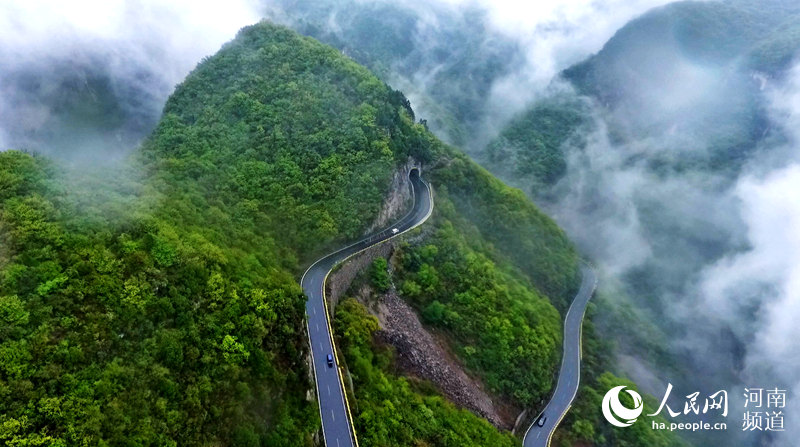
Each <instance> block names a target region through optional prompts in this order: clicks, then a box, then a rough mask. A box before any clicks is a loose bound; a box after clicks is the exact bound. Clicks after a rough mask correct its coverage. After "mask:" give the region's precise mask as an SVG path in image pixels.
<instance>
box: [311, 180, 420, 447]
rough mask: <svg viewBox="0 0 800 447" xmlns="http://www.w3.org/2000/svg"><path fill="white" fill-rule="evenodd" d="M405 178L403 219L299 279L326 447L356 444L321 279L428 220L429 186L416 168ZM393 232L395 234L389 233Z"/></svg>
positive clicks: (323, 261)
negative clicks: (408, 203) (408, 205)
mask: <svg viewBox="0 0 800 447" xmlns="http://www.w3.org/2000/svg"><path fill="white" fill-rule="evenodd" d="M408 177H409V179H410V181H411V186H412V189H413V196H414V205H413V207H412V209H411V211H410V212H409V213H408V214H406V216H405V217H403V218H402V219H400V221H398V222H397V223H395V224H394V225H392V226H390V227H388V228H386V229H384V230H382V231H380V232H378V233H375V234H373V235H370V236H368V237H366V238H364V239H362V240H360V241H358V242H356V243H354V244H352V245H349V246H347V247H345V248H342V249H340V250H338V251H336V252H334V253H331V254H329V255H327V256H325V257H323V258H322V259H319V260H318V261H317V262H315V263H313V264H311V267H309V268H308V270H306V272H305V273H304V274H303V278H302V279H301V280H300V284H301V286H302V287H303V291H304V292H305V294H306V296H307V297H308V301H306V314H307V315H308V325H307V330H308V337H309V340H310V342H311V356H312V359H313V366H314V377H315V380H316V383H317V396H318V398H319V414H320V418H321V419H322V435H323V436H324V441H325V445H326V446H327V447H353V446H356V445H357V441H356V438H355V432H354V431H353V426H352V423H351V421H350V412H349V409H348V404H347V402H346V396H345V394H344V388H343V386H342V375H341V373H340V371H339V367H338V364H337V362H336V354H335V353H334V346H333V338H332V335H333V334H332V333H331V326H330V318H329V316H328V312H327V311H326V306H325V280H326V279H327V277H328V273H330V271H331V269H333V268H334V267H335V266H336V265H337V264H339V263H340V262H342V261H344V260H346V259H347V258H349V257H350V256H353V255H354V254H356V253H358V252H360V251H363V250H365V249H367V248H369V247H371V246H373V245H376V244H379V243H381V242H383V241H386V240H387V239H390V238H392V237H395V236H398V235H400V234H402V233H404V232H406V231H408V230H411V229H412V228H414V227H416V226H418V225H420V224H422V223H423V222H425V221H426V220H427V219H428V217H430V215H431V212H432V211H433V193H432V191H431V189H430V187H429V186H428V185H427V184H426V183H425V182H424V181H423V180H422V178H420V173H419V170H418V169H416V168H414V169H411V170H410V171H409V173H408ZM394 229H396V230H397V231H393V230H394ZM328 354H331V355H333V362H334V365H333V367H330V366H328V361H327V356H328Z"/></svg>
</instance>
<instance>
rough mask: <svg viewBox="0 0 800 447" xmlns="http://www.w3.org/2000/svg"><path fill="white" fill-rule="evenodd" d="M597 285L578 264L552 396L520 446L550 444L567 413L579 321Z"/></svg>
mask: <svg viewBox="0 0 800 447" xmlns="http://www.w3.org/2000/svg"><path fill="white" fill-rule="evenodd" d="M596 286H597V276H596V275H595V273H594V270H592V268H591V267H589V266H588V265H586V266H582V267H581V288H580V290H578V294H577V295H575V299H574V300H572V304H571V305H570V306H569V310H568V311H567V317H566V318H565V319H564V356H563V358H562V359H561V371H560V372H559V373H558V384H557V385H556V391H555V392H554V393H553V397H552V398H551V399H550V402H548V403H547V406H546V407H545V408H544V411H542V413H541V414H540V415H539V417H537V418H536V419H534V421H533V423H532V424H531V426H530V427H528V431H527V432H525V437H524V438H523V440H522V446H523V447H546V446H549V445H550V438H551V437H552V436H553V432H555V431H556V427H558V424H559V423H560V422H561V419H563V418H564V415H565V414H567V411H568V410H569V407H570V406H571V405H572V401H573V400H574V399H575V394H576V393H577V392H578V385H579V383H580V378H581V325H582V323H583V314H584V312H585V311H586V305H587V304H588V303H589V298H591V297H592V294H593V293H594V289H595V287H596ZM542 418H546V419H545V420H544V424H542V426H541V427H540V426H539V425H538V424H537V422H538V421H539V420H540V419H542Z"/></svg>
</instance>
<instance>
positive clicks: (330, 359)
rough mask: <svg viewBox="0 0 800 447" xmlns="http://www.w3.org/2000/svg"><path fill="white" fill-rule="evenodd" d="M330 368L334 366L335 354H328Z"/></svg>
mask: <svg viewBox="0 0 800 447" xmlns="http://www.w3.org/2000/svg"><path fill="white" fill-rule="evenodd" d="M328 368H333V354H328Z"/></svg>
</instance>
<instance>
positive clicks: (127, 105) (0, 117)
mask: <svg viewBox="0 0 800 447" xmlns="http://www.w3.org/2000/svg"><path fill="white" fill-rule="evenodd" d="M260 17H261V12H260V7H259V5H258V4H257V3H256V2H253V1H249V0H233V1H228V2H222V3H220V2H213V1H186V0H179V1H173V2H168V3H166V2H159V1H156V0H138V1H101V0H78V1H74V2H52V1H48V0H31V1H26V2H2V3H0V58H2V60H3V64H2V65H0V143H2V148H4V149H8V148H12V147H13V148H22V149H28V150H34V151H40V152H46V153H49V154H58V155H60V156H64V157H68V158H72V159H74V158H76V157H78V158H80V157H83V158H87V159H97V158H106V157H109V158H113V157H116V156H119V155H120V154H123V153H125V152H127V151H128V150H130V149H131V148H132V147H135V146H136V144H137V143H138V142H139V141H140V140H141V138H143V137H144V136H146V135H147V134H148V133H149V131H150V129H151V128H152V126H153V125H154V124H155V123H156V121H157V120H158V117H159V115H160V113H161V108H162V107H163V104H164V102H165V101H166V98H167V97H168V96H169V94H170V93H171V92H172V90H173V88H174V86H175V85H176V84H177V83H179V82H181V80H182V79H183V78H184V77H185V76H186V74H188V72H189V71H190V70H191V69H192V68H193V67H194V66H195V65H196V64H197V63H198V62H199V61H200V59H201V58H203V57H204V56H208V55H211V54H213V53H214V52H216V51H217V49H218V48H219V47H220V46H221V45H222V44H223V43H224V42H226V41H228V40H230V39H232V38H233V37H234V35H235V34H236V32H237V30H239V29H240V28H241V27H243V26H246V25H248V24H251V23H254V22H257V21H258V20H259V19H260Z"/></svg>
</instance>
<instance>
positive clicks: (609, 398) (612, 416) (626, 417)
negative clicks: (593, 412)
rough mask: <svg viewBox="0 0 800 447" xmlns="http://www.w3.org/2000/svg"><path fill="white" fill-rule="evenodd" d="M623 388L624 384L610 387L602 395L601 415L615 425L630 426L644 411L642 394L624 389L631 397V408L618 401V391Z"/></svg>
mask: <svg viewBox="0 0 800 447" xmlns="http://www.w3.org/2000/svg"><path fill="white" fill-rule="evenodd" d="M624 389H625V386H624V385H621V386H617V387H614V388H611V389H610V390H608V392H607V393H606V395H605V397H603V416H605V417H606V420H608V422H610V423H611V424H612V425H616V426H617V427H630V426H631V425H633V423H634V422H636V418H638V417H639V415H641V414H642V411H644V404H643V403H642V396H640V395H639V393H637V392H636V391H633V390H625V391H626V392H627V393H628V394H629V395H630V396H631V398H632V399H633V408H628V407H626V406H624V405H622V402H620V401H619V393H620V392H622V390H624Z"/></svg>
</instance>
